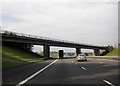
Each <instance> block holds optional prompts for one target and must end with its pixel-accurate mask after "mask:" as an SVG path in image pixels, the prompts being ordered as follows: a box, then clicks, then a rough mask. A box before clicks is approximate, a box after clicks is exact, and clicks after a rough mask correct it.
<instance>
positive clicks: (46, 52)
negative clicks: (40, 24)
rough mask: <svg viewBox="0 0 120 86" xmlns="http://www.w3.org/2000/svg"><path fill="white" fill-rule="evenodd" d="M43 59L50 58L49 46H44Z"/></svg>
mask: <svg viewBox="0 0 120 86" xmlns="http://www.w3.org/2000/svg"><path fill="white" fill-rule="evenodd" d="M43 55H44V58H46V59H47V58H49V57H50V46H48V45H44V54H43Z"/></svg>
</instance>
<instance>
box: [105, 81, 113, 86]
mask: <svg viewBox="0 0 120 86" xmlns="http://www.w3.org/2000/svg"><path fill="white" fill-rule="evenodd" d="M103 81H104V82H105V83H107V84H109V85H111V86H115V85H113V84H112V83H111V82H109V81H107V80H103Z"/></svg>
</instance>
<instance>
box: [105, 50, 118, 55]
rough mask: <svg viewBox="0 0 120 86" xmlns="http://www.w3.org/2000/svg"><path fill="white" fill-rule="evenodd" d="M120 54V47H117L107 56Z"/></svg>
mask: <svg viewBox="0 0 120 86" xmlns="http://www.w3.org/2000/svg"><path fill="white" fill-rule="evenodd" d="M119 55H120V49H118V48H115V49H114V50H112V51H111V52H110V53H108V54H106V55H105V56H119Z"/></svg>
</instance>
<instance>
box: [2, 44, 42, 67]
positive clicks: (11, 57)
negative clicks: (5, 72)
mask: <svg viewBox="0 0 120 86" xmlns="http://www.w3.org/2000/svg"><path fill="white" fill-rule="evenodd" d="M41 61H44V59H43V58H40V57H39V56H36V55H34V54H32V53H30V52H28V51H26V50H22V49H19V48H16V47H13V46H5V45H3V46H2V68H3V69H8V68H13V67H17V66H20V65H23V64H28V63H35V62H41Z"/></svg>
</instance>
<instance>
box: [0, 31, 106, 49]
mask: <svg viewBox="0 0 120 86" xmlns="http://www.w3.org/2000/svg"><path fill="white" fill-rule="evenodd" d="M0 34H2V35H3V34H4V35H13V36H21V37H29V38H37V39H44V40H53V41H58V42H64V43H72V44H80V45H88V46H97V45H92V44H86V43H80V42H74V41H66V40H61V39H56V38H50V37H43V36H36V35H30V34H23V33H18V32H12V31H7V30H0ZM99 47H104V46H99Z"/></svg>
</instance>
